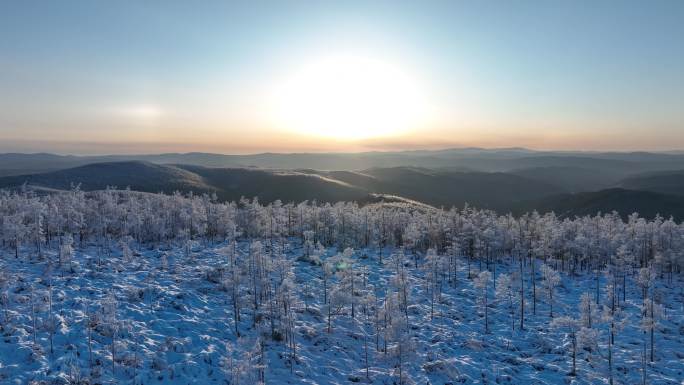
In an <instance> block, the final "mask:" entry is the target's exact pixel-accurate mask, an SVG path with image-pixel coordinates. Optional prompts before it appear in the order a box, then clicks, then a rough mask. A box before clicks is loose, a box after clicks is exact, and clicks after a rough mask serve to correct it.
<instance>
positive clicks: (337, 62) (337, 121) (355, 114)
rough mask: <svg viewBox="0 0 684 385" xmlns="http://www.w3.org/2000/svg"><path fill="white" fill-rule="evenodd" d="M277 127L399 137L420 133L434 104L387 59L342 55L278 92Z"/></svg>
mask: <svg viewBox="0 0 684 385" xmlns="http://www.w3.org/2000/svg"><path fill="white" fill-rule="evenodd" d="M273 96H274V98H273V114H272V115H273V116H272V117H273V119H274V123H275V124H276V125H277V126H279V127H280V128H282V129H286V130H289V131H291V132H295V133H299V134H303V135H313V136H320V137H327V138H336V139H341V140H355V139H366V138H376V137H386V136H394V135H399V134H402V133H405V132H407V131H410V130H411V129H416V128H419V127H420V126H421V125H423V124H425V122H426V120H427V118H428V115H429V114H428V110H429V108H428V103H427V102H426V99H425V94H424V92H423V91H422V89H421V87H419V84H418V82H417V81H416V79H415V78H414V77H412V76H410V75H409V74H408V73H407V72H406V71H404V70H402V69H401V68H400V67H398V66H395V65H392V64H389V63H387V62H383V61H381V60H377V59H373V58H368V57H361V56H348V55H337V56H327V57H322V58H319V59H317V60H313V61H311V62H310V63H308V64H307V65H305V66H303V67H302V68H301V69H299V70H298V71H296V72H295V73H294V74H292V75H291V76H290V77H288V78H287V79H286V80H285V81H284V82H283V83H282V84H280V85H279V86H277V87H276V90H275V92H274V94H273Z"/></svg>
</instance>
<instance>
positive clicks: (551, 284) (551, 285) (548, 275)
mask: <svg viewBox="0 0 684 385" xmlns="http://www.w3.org/2000/svg"><path fill="white" fill-rule="evenodd" d="M540 270H541V274H542V285H543V287H544V291H545V292H546V294H547V300H548V303H549V317H551V318H553V301H554V299H553V296H554V294H555V292H556V287H557V286H558V284H560V281H561V279H560V275H559V274H558V272H557V271H556V270H554V269H553V268H552V267H551V266H549V265H547V264H545V263H544V264H542V265H541V268H540Z"/></svg>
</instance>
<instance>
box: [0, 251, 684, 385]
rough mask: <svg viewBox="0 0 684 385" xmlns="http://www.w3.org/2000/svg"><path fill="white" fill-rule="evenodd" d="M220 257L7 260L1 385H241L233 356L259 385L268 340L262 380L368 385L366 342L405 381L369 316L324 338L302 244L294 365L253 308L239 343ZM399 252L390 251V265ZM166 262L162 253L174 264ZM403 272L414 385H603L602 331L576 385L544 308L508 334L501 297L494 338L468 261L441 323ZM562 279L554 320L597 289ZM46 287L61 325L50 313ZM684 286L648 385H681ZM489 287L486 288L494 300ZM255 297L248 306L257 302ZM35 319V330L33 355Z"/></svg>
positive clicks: (369, 261) (361, 263)
mask: <svg viewBox="0 0 684 385" xmlns="http://www.w3.org/2000/svg"><path fill="white" fill-rule="evenodd" d="M222 246H226V245H224V244H215V245H207V246H202V247H199V246H198V247H196V248H195V249H193V250H192V251H191V252H190V254H189V255H186V253H185V252H184V251H183V250H182V249H181V248H175V249H171V250H159V249H153V250H148V249H141V250H140V251H139V255H135V256H133V257H132V260H131V261H129V262H124V261H123V260H122V257H121V256H120V255H112V256H111V257H110V258H106V259H103V260H102V261H98V257H97V256H96V254H97V251H96V250H94V249H92V248H86V249H85V250H82V251H78V252H76V253H75V255H74V258H73V261H72V268H69V269H67V270H66V271H54V270H53V271H52V273H50V272H49V270H50V268H49V267H48V263H47V261H49V260H55V259H56V258H57V257H56V256H55V255H54V253H48V254H47V255H46V257H45V259H43V260H40V261H36V260H32V261H26V260H24V259H15V257H14V255H12V254H10V253H4V254H3V258H2V260H1V262H0V263H1V264H0V267H1V268H2V272H3V274H5V275H6V276H7V279H8V281H9V282H8V287H7V292H8V293H9V298H8V300H9V301H8V303H7V304H6V305H5V306H6V308H7V310H6V313H5V314H4V315H3V323H2V336H3V338H2V341H1V342H0V357H1V358H2V360H1V365H0V380H2V383H8V384H26V383H32V382H36V383H39V382H41V381H45V382H47V383H79V381H81V382H82V383H87V382H88V381H90V382H92V383H136V384H155V383H171V384H191V383H198V384H205V383H218V384H224V383H227V382H229V381H230V380H231V368H230V366H231V363H230V361H231V359H232V360H233V363H232V365H235V366H239V365H243V366H244V367H242V368H241V369H240V371H241V375H240V377H242V378H241V381H240V382H241V383H245V384H249V383H254V382H255V381H256V380H257V377H256V376H257V374H255V373H256V372H257V371H258V369H255V368H254V367H256V366H257V365H258V363H259V362H260V357H259V354H260V349H259V348H258V347H257V346H255V343H256V342H255V341H256V339H257V338H258V337H260V336H261V341H263V344H264V351H265V358H264V361H263V365H264V366H265V368H264V372H265V373H264V379H265V381H266V383H273V384H345V383H349V382H363V383H367V382H369V381H368V380H367V378H366V370H365V343H364V336H365V338H366V339H367V341H366V342H367V344H368V350H369V353H368V355H369V358H368V360H369V370H368V372H369V377H370V382H371V383H375V384H394V383H398V373H397V370H398V369H397V367H396V366H397V361H398V360H397V357H396V355H395V354H390V353H387V354H386V353H384V352H382V351H377V350H376V339H375V338H376V337H375V330H373V320H372V317H369V318H371V319H370V321H369V322H367V323H364V320H365V319H366V318H365V316H364V315H363V314H362V311H360V312H359V313H361V314H359V315H356V317H357V319H352V318H351V317H350V311H349V309H343V310H342V311H341V312H340V314H339V315H336V316H335V317H334V319H333V326H332V330H331V333H328V332H327V321H326V314H325V309H324V308H325V305H324V304H323V302H322V299H323V295H322V293H321V291H322V283H321V281H322V278H321V275H322V272H321V270H322V269H321V267H320V266H317V265H312V264H311V263H310V262H308V261H302V260H301V259H302V258H300V257H301V256H302V254H303V250H302V248H301V247H300V245H298V241H296V240H293V241H292V242H289V243H288V244H287V245H286V258H287V259H288V260H289V261H292V262H293V266H294V267H293V270H294V281H295V282H296V283H297V284H298V285H303V284H305V283H306V284H308V285H309V287H310V292H300V293H298V297H299V298H298V302H299V303H298V304H297V308H296V310H295V312H296V326H295V329H296V331H295V341H296V344H297V354H296V361H294V362H293V360H292V358H291V355H290V352H289V351H288V349H287V347H286V346H285V344H284V343H282V342H279V341H274V340H273V339H272V338H270V328H269V326H268V325H258V326H257V327H254V326H253V325H252V323H253V320H252V314H251V312H252V311H251V310H249V309H247V308H245V309H244V313H245V316H244V318H243V319H242V321H241V322H240V324H239V326H238V329H239V330H240V332H241V334H242V336H241V337H239V338H237V337H236V335H235V332H234V325H233V323H232V322H233V321H232V320H233V316H232V313H231V311H232V306H231V305H230V299H229V295H228V294H227V292H226V290H225V288H223V287H222V285H221V283H220V282H215V279H212V278H211V277H212V276H213V275H214V274H215V273H216V271H217V270H218V269H220V268H221V266H224V265H225V263H226V257H225V255H223V254H222V248H221V247H222ZM238 252H239V253H241V254H243V255H246V254H248V253H249V244H247V243H240V244H239V250H238ZM337 252H338V251H337V250H336V249H335V248H329V249H326V250H325V253H324V255H322V259H323V260H325V259H326V258H328V257H330V256H333V255H335V254H336V253H337ZM390 252H391V250H389V249H388V250H385V255H388V254H389V253H390ZM162 255H165V256H166V261H164V263H162V260H163V259H162V258H161V256H162ZM353 258H354V259H355V260H356V261H357V264H358V266H357V267H356V268H357V271H359V272H360V271H361V270H362V268H363V267H367V277H365V278H364V277H361V273H359V277H357V278H358V285H359V286H360V288H363V284H364V282H363V281H364V280H365V281H366V288H371V287H372V288H371V289H369V290H373V291H379V292H382V291H383V290H384V289H383V288H387V287H391V284H390V279H391V276H392V275H393V269H392V266H389V265H391V264H392V263H391V262H390V259H388V258H386V260H385V263H383V264H380V263H379V258H378V255H377V251H373V250H359V251H357V252H355V253H354V254H353ZM298 259H300V260H298ZM404 264H405V265H406V266H405V268H406V269H407V270H408V271H409V273H408V275H409V277H408V279H409V282H410V283H409V286H410V296H409V298H410V299H409V301H410V304H409V308H408V311H409V323H410V332H409V333H408V335H407V336H406V337H407V338H408V339H410V345H411V346H410V347H407V349H410V352H409V353H407V354H406V362H404V363H403V365H404V368H403V373H402V376H403V377H404V378H403V381H404V382H405V383H416V384H448V383H453V384H456V383H510V384H520V383H526V384H552V383H607V375H606V372H607V359H606V354H607V352H606V344H607V342H606V341H605V340H606V337H605V335H606V334H607V329H606V327H605V326H604V325H601V326H599V327H598V328H597V332H598V335H599V336H600V337H599V338H598V341H596V342H597V345H598V346H597V348H596V349H595V350H591V351H589V350H582V351H581V352H579V353H578V364H577V376H575V377H570V376H568V372H569V371H570V365H571V362H570V345H571V342H570V340H569V336H568V334H567V333H565V332H562V331H558V330H554V329H552V328H550V326H549V323H550V318H549V306H548V305H547V304H546V303H544V302H542V301H539V303H537V314H536V315H532V314H531V310H530V309H528V311H529V312H530V314H528V316H527V317H526V320H525V330H524V331H520V330H519V328H518V326H519V325H518V323H519V320H517V319H516V320H515V322H516V324H515V330H513V331H512V330H511V321H510V315H509V314H508V308H506V307H505V304H504V303H497V302H496V301H494V300H492V303H490V304H489V307H490V308H489V312H490V313H489V316H490V317H491V319H490V320H489V322H490V328H491V332H490V333H489V334H485V329H484V321H483V314H482V311H481V306H480V305H479V304H478V297H479V294H478V292H477V289H476V288H475V287H474V286H473V283H472V280H470V279H468V278H467V274H468V272H467V270H468V269H467V263H466V261H464V260H459V262H458V271H457V274H456V279H455V282H453V283H446V284H445V285H444V287H443V292H442V295H441V299H440V300H439V301H438V303H437V304H436V305H435V310H434V316H433V318H432V319H431V317H430V313H431V312H430V299H429V298H430V296H429V294H427V293H426V292H425V290H424V286H425V285H424V284H423V283H422V281H424V273H423V272H422V271H416V270H414V268H413V265H412V262H411V261H410V260H409V259H408V258H406V259H405V262H404ZM163 265H166V266H163ZM496 270H497V272H498V273H499V274H500V273H503V272H508V271H509V270H513V271H514V270H515V267H513V268H511V267H510V266H507V265H505V264H501V265H500V266H497V269H496ZM50 276H51V278H49V277H50ZM563 278H564V279H562V281H561V283H560V286H559V287H558V290H557V294H558V297H557V299H556V301H557V303H558V305H557V306H556V317H558V315H561V314H570V315H575V314H576V313H577V311H578V310H577V306H576V304H578V303H579V302H580V295H581V293H583V292H584V291H589V292H591V288H592V287H593V285H594V284H595V283H594V282H593V277H579V278H573V279H565V277H563ZM49 279H51V280H52V314H50V313H49V309H48V306H49V304H48V301H49V299H48V296H49V284H48V280H49ZM601 279H602V280H605V278H601ZM601 284H602V285H604V284H605V283H604V282H602V283H601ZM683 287H684V286H683V285H682V281H681V280H680V277H679V276H675V279H674V280H673V281H672V282H671V283H669V282H664V283H662V284H660V285H659V286H658V290H659V292H660V293H662V295H663V296H664V297H669V298H676V299H677V300H676V301H672V302H671V303H666V306H665V309H664V314H663V318H662V319H661V321H660V325H659V327H658V331H657V337H656V341H657V361H656V363H655V364H654V365H649V366H648V367H647V373H646V381H647V382H648V383H652V384H679V383H681V382H682V379H684V323H683V322H684V316H683V315H684V311H683V308H682V298H684V293H683V292H682V288H683ZM493 290H494V289H493V287H490V288H489V291H490V296H493V294H492V293H493ZM247 291H248V290H247V289H245V291H244V292H243V293H241V295H242V296H245V297H248V296H249V294H248V293H247ZM377 295H379V296H380V295H382V294H381V293H378V294H377ZM32 296H33V300H32V299H31V297H32ZM305 296H306V297H307V298H303V297H305ZM305 299H306V300H307V301H308V303H307V304H305V303H304V300H305ZM109 300H112V301H111V303H110V302H108V301H109ZM248 301H249V300H248V299H245V302H248ZM640 304H641V293H640V292H638V291H637V290H628V293H627V301H626V303H625V311H626V313H627V314H628V318H629V319H631V320H633V321H635V322H630V323H629V325H628V326H626V327H625V329H624V330H622V331H620V333H619V335H618V337H617V338H616V342H615V347H614V352H613V354H614V361H615V381H616V383H624V384H633V383H640V382H641V381H642V373H641V353H642V345H643V342H644V336H643V332H642V331H641V330H640V329H639V328H638V322H636V321H638V320H639V319H640ZM247 305H248V304H247V303H245V306H247ZM108 306H113V307H115V310H116V319H117V322H118V323H120V325H118V327H117V328H116V331H115V333H116V336H115V349H114V355H115V363H114V365H113V366H112V362H111V348H112V347H111V343H112V330H111V329H112V328H111V327H110V325H108V324H107V323H106V322H104V321H103V322H101V323H98V324H97V325H95V326H89V321H90V320H92V319H93V318H98V317H99V318H100V319H103V320H104V319H105V315H106V313H107V311H108V310H107V307H108ZM32 307H34V309H33V311H32V309H31V308H32ZM369 312H370V311H369ZM32 314H34V316H35V324H36V328H37V329H36V344H35V345H34V343H33V326H32V325H33V322H34V321H33V320H32ZM5 317H7V318H5ZM50 317H54V321H50ZM51 322H53V323H54V337H53V342H52V345H53V351H52V353H51V352H50V341H49V339H50V338H49V337H50V331H49V330H50V325H51ZM89 335H90V337H89ZM89 338H92V342H91V347H90V349H91V350H92V354H91V353H89V342H88V340H89ZM407 342H408V341H407ZM381 344H382V342H381ZM380 348H381V349H380V350H382V346H380ZM91 361H92V364H91ZM91 365H92V366H91ZM112 370H113V372H112Z"/></svg>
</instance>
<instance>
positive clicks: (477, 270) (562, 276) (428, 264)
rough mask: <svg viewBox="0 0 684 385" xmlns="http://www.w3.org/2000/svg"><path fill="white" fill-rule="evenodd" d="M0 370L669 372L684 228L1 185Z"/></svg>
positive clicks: (229, 374)
mask: <svg viewBox="0 0 684 385" xmlns="http://www.w3.org/2000/svg"><path fill="white" fill-rule="evenodd" d="M0 215H1V216H0V218H1V219H0V221H1V222H0V238H1V240H2V245H1V246H2V248H1V249H0V302H1V305H2V309H1V311H0V320H1V322H0V331H1V332H2V338H1V339H0V382H2V383H75V384H90V383H92V384H94V383H131V384H157V383H158V384H161V383H175V384H189V383H198V384H200V383H201V384H206V383H217V384H256V383H268V384H301V383H311V384H339V383H347V382H355V383H359V382H360V383H374V384H455V383H480V384H485V383H509V384H521V383H576V384H585V383H606V384H635V383H648V384H679V383H680V382H681V381H682V379H683V378H684V364H683V359H684V356H683V355H682V352H683V351H684V292H683V291H682V288H683V287H684V286H683V283H684V282H683V281H682V275H681V274H682V267H684V253H683V252H682V247H683V246H684V226H683V225H682V224H680V223H677V222H674V221H672V220H668V219H663V218H660V217H656V218H655V219H652V220H646V219H644V218H641V217H639V216H638V215H637V214H634V215H632V216H629V217H628V218H627V219H626V220H623V219H622V218H621V217H620V216H618V215H615V214H604V215H601V216H582V217H577V218H575V219H560V218H559V217H557V216H555V215H554V214H545V215H539V214H537V213H533V214H525V215H522V216H517V217H516V216H512V215H499V214H496V213H495V212H493V211H487V210H479V209H476V208H469V207H468V208H465V209H451V210H441V209H435V208H432V207H429V206H425V205H417V204H411V203H374V204H367V205H358V204H356V203H347V202H338V203H321V204H314V203H306V202H305V203H300V204H294V203H287V204H283V203H281V202H280V201H278V200H276V201H274V202H273V203H270V204H267V205H264V204H260V203H259V202H258V201H257V200H247V199H242V200H240V201H237V202H220V201H217V200H215V199H214V198H212V197H211V196H210V195H206V194H205V195H201V194H199V195H198V194H195V195H183V194H179V193H177V194H173V195H164V194H150V193H140V192H132V191H119V190H111V189H106V190H100V191H93V192H84V191H81V190H79V189H72V190H69V191H65V192H61V193H53V194H42V195H37V194H35V193H34V192H32V191H30V189H29V190H26V189H24V190H16V191H14V192H9V191H2V192H0Z"/></svg>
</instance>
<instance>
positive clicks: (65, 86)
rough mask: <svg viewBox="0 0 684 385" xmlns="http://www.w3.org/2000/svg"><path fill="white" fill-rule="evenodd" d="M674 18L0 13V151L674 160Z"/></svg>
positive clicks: (646, 14)
mask: <svg viewBox="0 0 684 385" xmlns="http://www.w3.org/2000/svg"><path fill="white" fill-rule="evenodd" d="M682 20H684V1H679V0H672V1H667V0H655V1H635V2H632V1H629V0H624V1H603V0H595V1H553V0H549V1H443V2H442V1H408V2H401V1H388V2H384V1H359V2H357V1H343V2H341V1H340V2H326V1H278V2H269V1H249V2H231V1H201V2H193V1H179V2H176V1H168V0H167V1H127V0H121V1H69V0H64V1H47V0H43V1H35V0H23V1H2V2H0V151H1V152H38V151H45V152H55V153H71V154H95V153H158V152H194V151H202V152H218V153H254V152H266V151H273V152H301V151H315V152H321V151H325V152H327V151H335V152H349V151H369V150H399V149H427V148H447V147H464V146H478V147H514V146H515V147H528V148H533V149H559V150H681V149H684V22H682Z"/></svg>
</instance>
